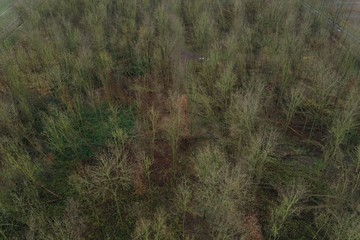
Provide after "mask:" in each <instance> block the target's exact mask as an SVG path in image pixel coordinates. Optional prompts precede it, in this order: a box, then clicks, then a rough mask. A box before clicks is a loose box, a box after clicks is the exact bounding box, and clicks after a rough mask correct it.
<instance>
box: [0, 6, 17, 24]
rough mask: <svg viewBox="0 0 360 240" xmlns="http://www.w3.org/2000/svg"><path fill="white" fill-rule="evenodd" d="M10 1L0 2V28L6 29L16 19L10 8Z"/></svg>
mask: <svg viewBox="0 0 360 240" xmlns="http://www.w3.org/2000/svg"><path fill="white" fill-rule="evenodd" d="M11 5H12V0H1V2H0V28H1V29H2V28H5V27H7V26H8V25H9V24H10V23H11V22H12V21H14V20H15V19H16V14H15V12H14V10H13V9H12V7H11Z"/></svg>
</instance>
